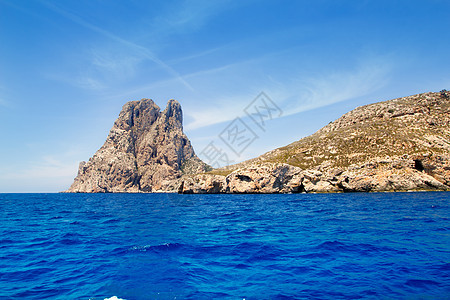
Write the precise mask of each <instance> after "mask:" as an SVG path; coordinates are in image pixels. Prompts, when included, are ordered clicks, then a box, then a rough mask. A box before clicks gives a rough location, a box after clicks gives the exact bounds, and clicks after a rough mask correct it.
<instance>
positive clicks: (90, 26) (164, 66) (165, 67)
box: [42, 2, 192, 90]
mask: <svg viewBox="0 0 450 300" xmlns="http://www.w3.org/2000/svg"><path fill="white" fill-rule="evenodd" d="M42 3H44V4H45V5H46V6H47V7H48V8H50V9H51V10H53V11H54V12H56V13H58V14H60V15H61V16H64V17H66V18H67V19H69V20H71V21H73V22H75V23H76V24H78V25H80V26H83V27H85V28H87V29H89V30H91V31H94V32H96V33H98V34H100V35H102V36H104V37H106V38H109V39H110V40H113V41H115V42H117V43H120V44H121V45H123V46H126V47H128V48H130V49H132V50H133V51H134V52H135V53H138V54H139V55H142V56H143V57H145V58H146V59H148V60H150V61H152V62H154V63H155V64H156V65H158V66H159V67H160V68H161V69H163V70H165V71H166V72H167V73H168V74H169V75H171V76H173V77H174V78H176V79H177V80H178V81H180V82H181V83H182V84H183V85H184V86H186V87H187V88H189V89H191V90H192V87H191V86H190V84H189V83H188V82H187V81H186V80H185V79H184V78H183V77H182V76H181V75H180V74H179V73H178V72H177V71H176V70H174V69H173V68H172V67H171V66H169V65H168V64H166V63H165V62H163V61H162V60H160V59H159V58H158V57H157V56H156V55H155V54H154V53H153V52H152V51H150V50H149V49H148V48H146V47H143V46H141V45H138V44H136V43H133V42H131V41H129V40H126V39H124V38H121V37H119V36H117V35H115V34H113V33H111V32H109V31H107V30H105V29H103V28H100V27H98V26H95V25H93V24H91V23H88V22H87V21H85V20H83V19H82V18H81V17H79V16H77V15H75V14H72V13H70V12H67V11H65V10H63V9H61V8H59V7H58V6H56V5H55V4H51V3H49V2H42Z"/></svg>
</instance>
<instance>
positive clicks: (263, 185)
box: [179, 91, 450, 193]
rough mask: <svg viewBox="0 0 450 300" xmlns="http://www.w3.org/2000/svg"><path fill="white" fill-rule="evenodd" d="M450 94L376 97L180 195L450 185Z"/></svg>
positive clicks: (184, 186) (199, 179)
mask: <svg viewBox="0 0 450 300" xmlns="http://www.w3.org/2000/svg"><path fill="white" fill-rule="evenodd" d="M449 128H450V93H449V92H447V91H442V92H440V93H424V94H419V95H414V96H409V97H404V98H398V99H394V100H390V101H385V102H379V103H375V104H370V105H366V106H362V107H358V108H356V109H355V110H353V111H351V112H349V113H347V114H345V115H344V116H342V117H341V118H339V119H338V120H336V121H334V122H332V123H330V124H329V125H327V126H325V127H324V128H322V129H321V130H319V131H318V132H316V133H315V134H313V135H311V136H309V137H306V138H304V139H301V140H300V141H297V142H294V143H292V144H290V145H288V146H286V147H282V148H279V149H275V150H273V151H270V152H268V153H266V154H264V155H262V156H260V157H258V158H255V159H252V160H250V161H246V162H243V163H240V164H237V165H234V166H230V167H227V168H224V169H220V170H215V171H213V172H210V173H209V174H203V175H198V176H191V177H189V178H186V179H184V180H183V182H182V183H181V185H180V187H179V192H180V193H285V192H370V191H407V190H450V154H449V153H450V129H449Z"/></svg>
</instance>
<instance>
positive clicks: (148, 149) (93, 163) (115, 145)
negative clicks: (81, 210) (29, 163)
mask: <svg viewBox="0 0 450 300" xmlns="http://www.w3.org/2000/svg"><path fill="white" fill-rule="evenodd" d="M182 123H183V116H182V111H181V106H180V104H179V103H178V102H177V101H175V100H169V102H168V104H167V107H166V109H165V110H164V111H163V112H161V110H160V108H159V107H158V106H157V105H156V104H155V103H154V102H153V101H152V100H150V99H142V100H140V101H131V102H128V103H126V104H125V105H124V106H123V108H122V111H121V112H120V114H119V118H118V119H117V120H116V121H115V123H114V126H113V127H112V129H111V131H110V132H109V135H108V137H107V139H106V142H105V143H104V144H103V146H102V147H101V148H100V149H99V150H98V151H97V152H96V153H95V154H94V156H93V157H92V158H90V159H89V161H88V162H81V163H80V166H79V170H78V175H77V177H76V178H75V180H74V182H73V184H72V186H71V187H70V188H69V189H68V190H67V192H88V193H89V192H92V193H97V192H155V191H163V190H167V189H174V187H173V184H174V182H177V181H176V179H177V178H180V177H181V176H182V175H183V174H194V173H201V172H205V171H207V170H209V169H208V168H209V167H208V166H207V165H206V164H205V163H203V162H202V161H201V160H200V159H199V158H198V157H197V156H196V155H195V153H194V149H193V148H192V146H191V143H190V141H189V139H188V138H187V137H186V135H185V134H184V133H183V125H182Z"/></svg>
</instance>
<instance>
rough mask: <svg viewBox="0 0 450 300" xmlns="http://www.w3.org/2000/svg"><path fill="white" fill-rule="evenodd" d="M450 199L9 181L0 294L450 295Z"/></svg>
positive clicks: (0, 227)
mask: <svg viewBox="0 0 450 300" xmlns="http://www.w3.org/2000/svg"><path fill="white" fill-rule="evenodd" d="M449 200H450V193H448V192H447V193H445V192H441V193H437V192H436V193H435V192H429V193H395V194H393V193H372V194H329V195H327V194H315V195H310V194H296V195H177V194H0V216H1V218H0V233H1V237H0V259H1V261H0V298H1V299H47V298H50V299H102V300H103V299H104V298H109V297H112V296H118V297H119V298H124V299H217V298H224V299H244V298H245V299H299V298H300V299H305V298H308V299H359V298H367V299H379V298H387V299H392V298H395V299H405V298H407V299H410V298H413V299H450V228H449V224H450V223H449V221H450V202H449Z"/></svg>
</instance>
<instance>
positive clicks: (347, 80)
mask: <svg viewBox="0 0 450 300" xmlns="http://www.w3.org/2000/svg"><path fill="white" fill-rule="evenodd" d="M390 71H391V67H390V65H389V64H388V63H386V62H381V61H368V62H365V63H364V64H361V65H359V66H358V67H356V68H355V69H350V70H343V71H338V72H331V73H326V74H320V75H316V76H315V77H311V78H307V79H299V80H296V81H293V82H291V83H290V84H289V85H288V86H285V87H283V89H282V90H280V89H275V90H273V91H270V90H269V91H268V92H269V93H270V95H272V97H273V99H280V100H281V101H282V104H281V105H282V106H283V109H284V116H288V115H293V114H296V113H300V112H304V111H308V110H311V109H315V108H319V107H323V106H327V105H330V104H333V103H337V102H341V101H346V100H351V99H354V98H357V97H362V96H365V95H368V94H370V93H372V92H374V91H376V90H378V89H380V88H382V87H383V86H385V85H386V84H387V82H388V78H389V72H390Z"/></svg>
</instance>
